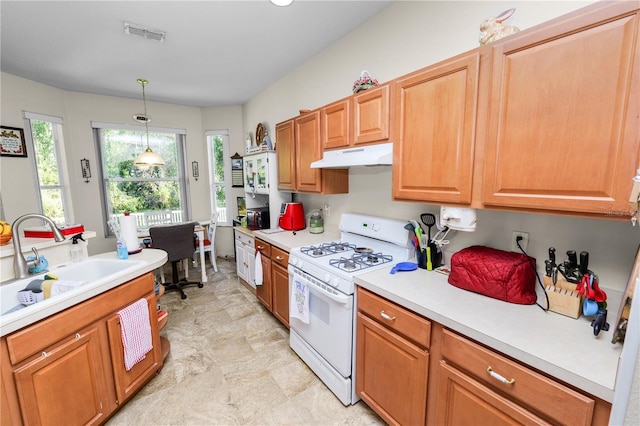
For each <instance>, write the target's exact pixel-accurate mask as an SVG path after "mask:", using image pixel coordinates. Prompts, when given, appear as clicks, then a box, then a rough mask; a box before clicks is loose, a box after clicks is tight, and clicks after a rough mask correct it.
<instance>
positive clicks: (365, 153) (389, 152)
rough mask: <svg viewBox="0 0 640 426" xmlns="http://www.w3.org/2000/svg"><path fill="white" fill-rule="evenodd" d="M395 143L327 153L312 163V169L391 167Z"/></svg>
mask: <svg viewBox="0 0 640 426" xmlns="http://www.w3.org/2000/svg"><path fill="white" fill-rule="evenodd" d="M392 163H393V143H392V142H388V143H381V144H377V145H365V146H361V147H357V148H349V149H338V150H333V151H325V152H324V153H323V156H322V160H318V161H314V162H313V163H311V168H312V169H346V168H348V167H356V166H390V165H391V164H392Z"/></svg>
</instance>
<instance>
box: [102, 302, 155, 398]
mask: <svg viewBox="0 0 640 426" xmlns="http://www.w3.org/2000/svg"><path fill="white" fill-rule="evenodd" d="M147 305H148V310H149V321H150V323H151V335H152V336H153V342H152V343H153V349H151V351H150V352H149V353H147V355H146V356H145V357H144V359H143V360H141V361H140V362H138V363H137V364H135V365H134V366H133V367H132V368H131V370H129V371H127V370H126V369H125V366H124V348H123V346H122V333H121V329H120V316H119V315H117V314H115V315H112V316H111V317H110V318H108V319H107V330H108V332H109V346H110V349H111V363H112V365H113V378H114V380H115V385H116V396H117V397H118V404H120V405H122V404H123V403H124V402H125V401H126V400H127V399H129V398H130V397H131V396H132V395H133V394H134V393H135V392H136V391H137V390H138V389H140V388H141V387H142V386H143V385H144V384H145V383H146V382H147V381H148V380H149V379H150V378H151V376H153V375H154V374H155V373H156V372H157V371H160V369H161V368H162V349H161V345H160V335H159V331H158V314H157V311H156V298H155V295H154V296H149V297H147Z"/></svg>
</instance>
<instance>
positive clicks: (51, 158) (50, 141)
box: [24, 112, 73, 225]
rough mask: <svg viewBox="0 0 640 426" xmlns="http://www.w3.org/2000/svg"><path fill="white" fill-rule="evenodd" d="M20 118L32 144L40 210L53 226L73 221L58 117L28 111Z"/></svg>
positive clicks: (60, 121) (60, 120)
mask: <svg viewBox="0 0 640 426" xmlns="http://www.w3.org/2000/svg"><path fill="white" fill-rule="evenodd" d="M24 118H25V121H26V122H27V123H28V125H27V128H28V129H29V130H30V138H31V141H32V143H33V152H34V155H33V159H34V161H35V165H36V166H35V171H36V176H35V178H36V182H37V185H38V189H39V191H38V193H37V196H38V203H39V204H40V211H41V213H42V214H44V215H45V216H48V217H49V218H51V219H52V220H53V221H54V222H55V223H56V224H57V225H64V224H65V223H73V212H72V208H71V196H70V190H69V185H68V182H69V178H68V174H67V167H66V166H65V165H64V164H65V163H66V161H65V155H64V140H63V138H62V118H60V117H53V116H47V115H42V114H34V113H30V112H25V113H24Z"/></svg>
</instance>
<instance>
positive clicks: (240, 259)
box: [236, 241, 248, 281]
mask: <svg viewBox="0 0 640 426" xmlns="http://www.w3.org/2000/svg"><path fill="white" fill-rule="evenodd" d="M244 253H245V251H244V244H242V243H241V242H239V241H236V274H237V275H238V278H242V279H243V280H245V281H246V280H247V266H248V265H247V259H246V258H245V254H244Z"/></svg>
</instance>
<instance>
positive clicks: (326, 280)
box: [324, 274, 332, 284]
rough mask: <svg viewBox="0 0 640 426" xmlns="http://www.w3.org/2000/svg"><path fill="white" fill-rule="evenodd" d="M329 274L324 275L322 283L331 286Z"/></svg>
mask: <svg viewBox="0 0 640 426" xmlns="http://www.w3.org/2000/svg"><path fill="white" fill-rule="evenodd" d="M331 281H332V280H331V274H324V282H326V283H329V284H331Z"/></svg>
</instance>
